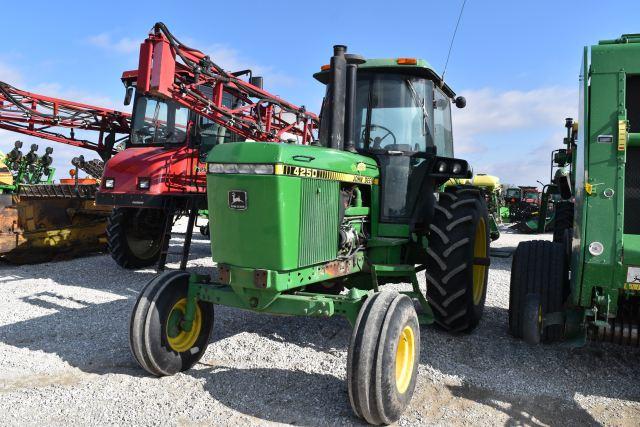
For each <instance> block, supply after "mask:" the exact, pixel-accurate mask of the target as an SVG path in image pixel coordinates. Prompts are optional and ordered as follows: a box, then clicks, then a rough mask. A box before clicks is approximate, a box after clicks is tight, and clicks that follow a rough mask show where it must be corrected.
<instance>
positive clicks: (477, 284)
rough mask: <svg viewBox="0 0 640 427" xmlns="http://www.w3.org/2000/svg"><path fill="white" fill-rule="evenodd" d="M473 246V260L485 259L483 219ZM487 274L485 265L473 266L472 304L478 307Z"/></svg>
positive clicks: (485, 228)
mask: <svg viewBox="0 0 640 427" xmlns="http://www.w3.org/2000/svg"><path fill="white" fill-rule="evenodd" d="M474 241H475V243H474V246H473V257H474V258H486V257H487V224H486V222H485V220H484V218H480V221H478V226H477V227H476V235H475V239H474ZM486 273H487V266H486V265H476V264H474V265H473V304H474V305H478V304H480V301H481V300H482V295H483V294H484V287H485V285H486V283H485V276H486Z"/></svg>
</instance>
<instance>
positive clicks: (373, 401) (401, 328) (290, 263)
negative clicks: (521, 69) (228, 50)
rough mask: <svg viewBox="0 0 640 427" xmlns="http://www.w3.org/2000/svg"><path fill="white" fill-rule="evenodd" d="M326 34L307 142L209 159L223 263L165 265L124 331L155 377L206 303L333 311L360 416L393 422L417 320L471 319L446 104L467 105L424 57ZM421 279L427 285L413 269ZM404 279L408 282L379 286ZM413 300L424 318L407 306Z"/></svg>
mask: <svg viewBox="0 0 640 427" xmlns="http://www.w3.org/2000/svg"><path fill="white" fill-rule="evenodd" d="M345 52H346V47H344V46H335V47H334V56H333V57H332V58H331V63H330V65H327V66H324V67H322V71H321V72H319V73H317V74H316V75H315V77H316V79H317V80H319V81H320V82H322V83H324V84H326V86H327V92H326V93H327V95H326V97H325V101H324V103H323V109H322V115H321V125H320V132H319V141H318V143H317V144H315V145H293V144H275V143H251V142H246V143H228V144H221V145H217V146H215V147H214V148H212V149H211V151H210V152H209V154H208V157H207V163H208V165H207V167H208V174H207V186H208V190H207V197H208V212H209V215H210V219H209V220H210V227H211V236H212V237H211V244H212V248H215V249H214V250H213V259H214V261H216V262H217V274H216V275H215V276H214V277H211V276H209V275H200V274H191V275H190V274H189V273H186V272H182V271H172V272H168V273H166V274H163V275H160V276H158V277H156V278H155V279H153V280H152V281H151V282H149V284H148V285H147V286H146V287H145V288H144V289H143V291H142V292H141V294H140V297H139V299H138V301H137V303H136V305H135V307H134V310H133V313H132V318H131V327H130V340H131V348H132V351H133V354H134V356H135V358H136V360H137V361H138V363H139V364H140V365H141V366H142V367H143V368H144V369H145V370H147V371H148V372H150V373H152V374H154V375H158V376H161V375H170V374H174V373H176V372H179V371H184V370H186V369H189V368H190V367H191V366H192V365H193V364H194V363H196V362H197V361H198V359H199V358H200V357H201V356H202V354H203V353H204V351H205V349H206V347H207V343H208V339H209V334H210V332H211V330H212V327H213V324H214V306H215V305H217V304H219V305H224V306H231V307H237V308H240V309H245V310H254V311H258V312H266V313H274V314H281V315H302V316H320V317H329V316H334V315H341V316H344V317H346V318H347V319H348V320H349V322H350V323H351V324H352V325H353V327H354V328H353V334H352V337H351V342H350V345H349V350H348V360H347V383H348V384H347V385H348V391H349V397H350V401H351V405H352V407H353V410H354V411H355V413H356V414H357V415H358V416H360V417H362V418H364V419H365V420H366V421H368V422H370V423H374V424H382V423H390V422H393V421H395V420H397V419H398V418H399V417H400V415H401V413H402V411H403V410H404V409H405V407H406V406H407V404H408V403H409V401H410V399H411V396H412V394H413V390H414V387H415V384H416V375H417V372H418V363H419V361H420V348H421V343H420V325H421V324H429V323H432V322H436V323H437V324H438V325H440V326H441V327H442V328H444V329H446V330H449V331H451V332H468V331H471V330H472V329H474V328H475V327H476V326H477V325H478V322H479V321H480V318H481V316H482V312H483V307H484V302H485V296H486V283H487V274H488V265H489V258H488V257H489V255H488V254H489V226H488V216H487V208H486V204H485V201H484V199H483V197H482V196H481V194H480V192H479V191H478V189H476V188H473V187H470V186H452V187H447V188H446V189H445V190H444V191H441V192H439V188H441V186H442V185H443V184H444V183H445V182H446V181H447V180H448V179H450V178H469V177H471V171H470V168H469V165H468V163H467V162H466V161H464V160H461V159H457V158H454V157H453V140H452V132H451V105H452V103H453V104H456V105H457V106H459V107H462V106H464V103H465V101H464V98H461V97H455V94H454V92H453V91H452V90H451V89H450V88H449V87H448V86H447V85H446V84H444V83H443V82H442V80H441V79H440V77H439V76H438V75H437V74H436V73H435V72H434V71H433V69H432V68H431V67H430V66H429V65H428V64H427V63H426V62H425V61H423V60H416V59H413V58H399V59H385V60H381V59H371V60H367V61H365V60H364V59H363V58H362V57H359V56H357V55H350V54H346V53H345ZM418 274H424V275H425V276H426V283H427V287H426V292H425V291H423V290H421V289H420V286H419V284H418V279H417V275H418ZM388 283H411V284H412V285H413V286H412V290H411V291H408V292H397V291H387V290H382V289H383V285H385V284H388ZM416 304H417V305H418V306H419V312H420V314H418V313H417V312H416V308H415V305H416Z"/></svg>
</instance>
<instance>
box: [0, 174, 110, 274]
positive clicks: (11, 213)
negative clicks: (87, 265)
mask: <svg viewBox="0 0 640 427" xmlns="http://www.w3.org/2000/svg"><path fill="white" fill-rule="evenodd" d="M95 191H96V186H95V185H86V186H83V185H78V186H77V187H76V186H73V185H61V184H58V185H25V186H21V187H20V192H19V194H15V195H7V194H3V195H0V196H1V197H0V209H1V210H0V258H2V259H4V260H6V261H9V262H12V263H16V264H28V263H37V262H45V261H49V260H53V259H64V258H73V257H76V256H80V255H84V254H87V253H92V252H100V251H104V250H105V249H106V225H107V218H108V216H109V214H110V213H111V208H105V207H101V206H96V204H95V202H94V197H95Z"/></svg>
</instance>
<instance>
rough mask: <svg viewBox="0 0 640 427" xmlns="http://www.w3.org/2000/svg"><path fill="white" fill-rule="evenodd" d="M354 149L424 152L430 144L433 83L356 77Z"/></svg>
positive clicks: (395, 77) (408, 78)
mask: <svg viewBox="0 0 640 427" xmlns="http://www.w3.org/2000/svg"><path fill="white" fill-rule="evenodd" d="M355 121H356V129H357V131H356V147H357V148H358V149H360V150H366V151H370V150H384V151H404V152H416V151H426V148H427V147H432V146H433V145H434V142H433V83H432V82H431V81H430V80H427V79H424V78H418V77H413V76H407V75H401V74H388V73H384V74H378V73H376V74H366V73H362V74H361V75H359V76H358V87H357V91H356V111H355Z"/></svg>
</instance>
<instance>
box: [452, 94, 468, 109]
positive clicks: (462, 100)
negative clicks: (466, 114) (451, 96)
mask: <svg viewBox="0 0 640 427" xmlns="http://www.w3.org/2000/svg"><path fill="white" fill-rule="evenodd" d="M454 102H455V104H456V107H458V108H464V107H466V106H467V100H466V99H465V97H464V96H457V97H456V99H455V101H454Z"/></svg>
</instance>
